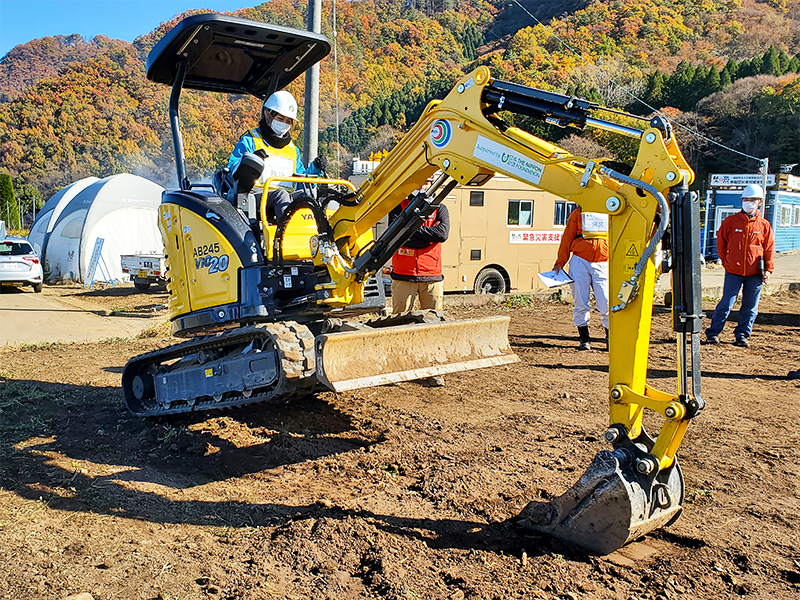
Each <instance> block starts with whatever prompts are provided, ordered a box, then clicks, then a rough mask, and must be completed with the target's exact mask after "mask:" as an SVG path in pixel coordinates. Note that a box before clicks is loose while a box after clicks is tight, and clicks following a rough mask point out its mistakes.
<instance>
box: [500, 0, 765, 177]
mask: <svg viewBox="0 0 800 600" xmlns="http://www.w3.org/2000/svg"><path fill="white" fill-rule="evenodd" d="M511 1H512V2H513V3H514V4H516V5H517V6H519V7H520V9H522V11H523V12H525V13H526V14H527V15H528V16H529V17H530V18H531V19H533V20H534V21H535V22H536V24H537V25H539V26H540V27H542V28H544V29H545V31H547V32H548V33H549V34H550V35H551V36H553V37H554V38H555V39H557V40H558V41H559V42H560V43H561V44H562V45H563V46H564V47H565V48H566V49H567V50H569V51H570V52H572V53H573V54H574V55H575V56H577V57H578V58H579V59H580V60H582V61H583V62H585V63H586V64H589V65H591V66H593V67H595V68H596V69H597V70H598V71H599V72H600V73H601V74H602V75H603V76H604V77H605V78H606V79H607V80H608V81H610V82H611V83H613V84H614V85H616V86H617V87H619V88H620V89H621V90H622V91H623V92H625V93H626V94H627V95H628V96H630V97H631V98H632V99H633V100H635V101H637V102H639V103H641V104H642V105H643V106H645V107H646V108H648V109H649V110H651V111H652V112H654V113H656V114H658V115H661V116H662V117H664V118H665V119H666V120H667V121H669V122H670V123H671V124H673V125H677V126H678V127H680V128H681V129H683V130H685V131H687V132H689V133H691V134H692V135H694V136H697V137H698V138H700V139H702V140H705V141H706V142H709V143H711V144H714V145H716V146H719V147H720V148H724V149H725V150H728V151H729V152H733V153H735V154H738V155H740V156H744V157H745V158H749V159H752V160H755V161H757V162H759V163H760V164H763V163H764V160H765V159H763V158H758V157H755V156H751V155H750V154H746V153H744V152H741V151H739V150H736V149H735V148H731V147H730V146H726V145H725V144H723V143H721V142H718V141H716V140H714V139H711V138H709V137H706V136H704V135H703V134H702V133H700V132H698V131H695V130H694V129H692V128H691V127H687V126H685V125H683V124H681V123H678V122H677V121H673V120H672V119H670V118H669V117H667V115H665V114H664V113H662V112H661V111H660V110H658V109H656V108H654V107H652V106H650V104H648V103H647V102H645V101H644V100H642V99H641V98H639V97H638V96H636V95H635V94H634V93H633V92H631V91H630V90H628V89H627V88H626V87H625V86H624V85H622V84H619V83H617V82H616V81H615V80H614V79H613V78H612V77H611V76H610V75H609V74H608V73H606V72H605V71H604V70H603V69H602V68H601V67H599V66H597V65H596V64H595V63H593V62H592V61H591V60H589V59H588V58H585V57H584V56H583V55H582V54H581V53H580V52H578V51H577V50H575V49H574V48H573V47H572V46H570V45H569V44H568V43H567V42H565V41H564V40H562V39H561V38H560V37H558V35H556V32H555V31H553V30H552V29H550V28H549V27H548V26H547V25H545V24H544V23H542V22H541V21H540V20H539V19H537V18H536V16H535V15H534V14H533V13H531V12H530V11H529V10H528V9H527V8H525V7H524V6H522V4H520V3H519V2H518V0H511Z"/></svg>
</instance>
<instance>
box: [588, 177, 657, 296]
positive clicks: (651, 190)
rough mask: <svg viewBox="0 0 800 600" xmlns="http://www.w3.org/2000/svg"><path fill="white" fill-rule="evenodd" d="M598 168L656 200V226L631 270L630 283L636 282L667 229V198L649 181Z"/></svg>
mask: <svg viewBox="0 0 800 600" xmlns="http://www.w3.org/2000/svg"><path fill="white" fill-rule="evenodd" d="M598 170H599V171H600V173H602V174H603V175H605V176H606V177H609V178H611V179H614V180H616V181H619V182H620V183H626V184H628V185H631V186H633V187H637V188H640V189H641V190H643V191H645V192H647V193H648V194H650V195H651V196H652V197H653V198H655V199H656V201H657V202H658V208H659V210H660V211H661V218H660V219H659V221H658V228H657V229H656V231H655V233H654V234H653V237H651V238H650V241H649V242H648V244H647V247H646V248H645V250H644V252H642V256H641V257H639V261H638V262H637V263H636V268H635V269H634V270H633V275H632V276H631V283H636V282H638V281H639V277H640V276H641V275H642V273H643V272H644V268H645V266H646V264H647V261H648V260H650V257H651V256H653V254H654V253H655V251H656V247H657V246H658V243H659V242H660V241H661V238H662V237H664V232H665V231H666V230H667V226H668V225H669V204H667V199H666V198H665V197H664V194H662V193H661V192H660V191H658V189H657V188H655V187H653V186H652V185H650V184H649V183H645V182H644V181H640V180H639V179H635V178H633V177H629V176H628V175H623V174H622V173H620V172H618V171H615V170H614V169H609V168H608V167H600V168H599V169H598Z"/></svg>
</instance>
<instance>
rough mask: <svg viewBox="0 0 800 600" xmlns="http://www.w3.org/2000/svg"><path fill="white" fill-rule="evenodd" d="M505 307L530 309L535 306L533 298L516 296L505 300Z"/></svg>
mask: <svg viewBox="0 0 800 600" xmlns="http://www.w3.org/2000/svg"><path fill="white" fill-rule="evenodd" d="M505 305H506V306H508V307H509V308H530V307H531V306H533V298H532V297H531V296H522V295H514V296H509V297H508V298H506V299H505Z"/></svg>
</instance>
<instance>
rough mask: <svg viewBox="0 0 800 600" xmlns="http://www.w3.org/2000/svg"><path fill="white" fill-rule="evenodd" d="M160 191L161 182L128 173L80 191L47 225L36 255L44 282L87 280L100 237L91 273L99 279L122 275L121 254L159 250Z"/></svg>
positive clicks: (156, 252) (160, 243)
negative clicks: (97, 261)
mask: <svg viewBox="0 0 800 600" xmlns="http://www.w3.org/2000/svg"><path fill="white" fill-rule="evenodd" d="M76 183H80V182H76ZM163 191H164V188H162V187H161V186H160V185H158V184H156V183H153V182H152V181H149V180H147V179H144V178H143V177H139V176H137V175H130V174H127V173H123V174H120V175H112V176H111V177H106V178H105V179H101V180H98V181H95V182H94V183H91V184H90V185H88V186H86V187H84V188H83V189H81V190H80V191H79V192H78V193H77V194H75V195H74V196H73V197H72V199H71V200H69V201H68V202H67V203H66V205H65V206H64V207H63V208H62V209H61V211H60V214H59V215H57V216H56V217H55V219H53V218H51V219H50V221H51V223H52V224H49V225H48V227H47V228H48V229H50V234H49V235H48V236H46V240H45V243H44V249H43V252H42V253H41V254H42V255H43V259H42V262H43V264H44V270H45V277H46V278H47V281H50V282H52V281H59V280H71V281H77V282H85V281H87V279H88V278H89V276H90V274H89V273H88V269H89V263H90V261H91V258H92V252H93V250H94V247H95V243H96V242H97V239H98V238H103V240H104V241H103V250H102V254H101V258H102V261H101V266H100V267H98V269H97V272H96V273H95V279H98V280H99V279H106V278H110V279H113V280H121V279H122V277H123V273H122V268H121V267H120V256H121V255H123V254H161V253H162V252H163V243H162V241H161V234H160V233H159V231H158V206H159V204H160V203H161V193H162V192H163ZM51 200H52V199H51ZM49 203H50V201H48V204H49ZM45 207H46V205H45ZM53 221H54V222H53ZM101 268H102V270H103V272H102V273H101ZM126 277H127V276H126Z"/></svg>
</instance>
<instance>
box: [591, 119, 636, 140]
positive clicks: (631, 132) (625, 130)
mask: <svg viewBox="0 0 800 600" xmlns="http://www.w3.org/2000/svg"><path fill="white" fill-rule="evenodd" d="M586 124H587V125H589V126H590V127H595V128H597V129H605V130H606V131H613V132H614V133H618V134H620V135H627V136H628V137H633V138H636V139H637V140H638V139H641V137H642V134H643V133H644V131H642V130H641V129H636V128H635V127H626V126H625V125H619V124H617V123H611V122H610V121H603V120H601V119H595V118H592V117H586Z"/></svg>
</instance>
